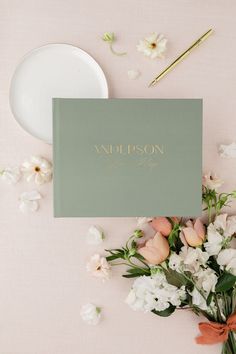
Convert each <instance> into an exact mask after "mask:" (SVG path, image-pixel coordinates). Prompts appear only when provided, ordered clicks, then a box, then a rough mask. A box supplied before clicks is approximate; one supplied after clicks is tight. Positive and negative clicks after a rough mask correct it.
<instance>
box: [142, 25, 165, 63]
mask: <svg viewBox="0 0 236 354" xmlns="http://www.w3.org/2000/svg"><path fill="white" fill-rule="evenodd" d="M166 44H167V39H166V38H165V37H164V36H163V34H160V35H158V34H157V33H155V32H154V33H152V34H151V35H150V36H148V37H146V38H144V39H141V40H140V41H139V44H138V45H137V50H138V51H139V52H141V53H143V54H144V55H145V56H147V57H149V58H151V59H156V58H163V57H164V53H165V51H166Z"/></svg>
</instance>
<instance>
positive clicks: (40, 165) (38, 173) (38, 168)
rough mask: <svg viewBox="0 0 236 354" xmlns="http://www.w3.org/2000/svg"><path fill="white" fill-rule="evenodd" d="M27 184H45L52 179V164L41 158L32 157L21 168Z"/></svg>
mask: <svg viewBox="0 0 236 354" xmlns="http://www.w3.org/2000/svg"><path fill="white" fill-rule="evenodd" d="M21 171H22V172H23V173H24V175H25V177H26V180H27V182H29V181H31V180H34V182H35V183H36V184H43V183H46V182H49V181H51V179H52V164H51V162H49V161H48V160H46V159H45V158H43V157H40V156H32V157H31V158H30V160H29V161H25V162H24V163H23V164H22V166H21Z"/></svg>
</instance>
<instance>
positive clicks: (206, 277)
mask: <svg viewBox="0 0 236 354" xmlns="http://www.w3.org/2000/svg"><path fill="white" fill-rule="evenodd" d="M194 278H195V280H196V284H197V286H198V288H199V289H203V290H204V292H205V293H206V295H207V296H208V295H209V293H210V292H215V286H216V283H217V281H218V278H217V275H216V273H215V272H214V270H213V269H211V268H207V269H200V270H199V271H198V272H197V273H195V274H194Z"/></svg>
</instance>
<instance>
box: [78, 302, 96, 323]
mask: <svg viewBox="0 0 236 354" xmlns="http://www.w3.org/2000/svg"><path fill="white" fill-rule="evenodd" d="M80 315H81V317H82V319H83V321H85V322H86V323H87V324H89V325H93V326H95V325H97V324H98V323H99V322H100V319H101V308H100V307H97V306H96V305H94V304H91V303H89V304H86V305H83V306H82V307H81V311H80Z"/></svg>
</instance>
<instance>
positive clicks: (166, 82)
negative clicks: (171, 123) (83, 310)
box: [0, 0, 236, 354]
mask: <svg viewBox="0 0 236 354" xmlns="http://www.w3.org/2000/svg"><path fill="white" fill-rule="evenodd" d="M235 13H236V2H235V1H234V0H224V1H222V0H217V1H215V0H198V1H194V0H173V1H170V0H117V1H115V0H41V1H40V0H21V1H19V0H0V43H1V55H0V78H1V81H0V99H1V104H0V131H1V133H0V167H4V166H6V165H7V166H8V165H16V164H20V163H21V162H22V160H24V159H25V158H27V157H28V156H29V155H31V154H40V155H43V156H46V157H48V158H51V157H52V149H51V146H49V145H46V144H44V143H43V142H40V141H38V140H37V139H35V138H33V137H31V136H30V135H28V134H27V133H26V132H24V131H23V130H22V129H21V128H20V127H19V125H18V124H17V123H16V122H15V121H14V118H13V116H12V114H11V112H10V108H9V103H8V90H9V83H10V79H11V76H12V74H13V72H14V69H15V67H16V65H17V63H18V62H19V60H20V58H21V57H22V56H23V55H24V54H25V53H27V52H28V51H30V50H31V49H33V48H35V47H38V46H42V45H44V44H48V43H71V44H73V45H75V46H79V47H81V48H83V49H84V50H86V51H88V53H90V54H91V55H92V56H94V58H95V59H96V60H97V61H98V62H99V63H100V65H101V66H102V68H103V69H104V72H105V74H106V76H107V79H108V83H109V88H110V97H113V98H116V97H119V98H120V97H136V98H142V97H147V98H203V99H204V146H203V157H204V166H203V168H204V170H205V171H208V170H212V171H215V172H216V173H218V174H219V175H220V176H221V177H222V178H223V179H225V180H226V181H227V182H226V183H225V189H226V190H230V189H231V188H235V185H236V180H235V172H236V159H234V160H227V159H222V158H220V157H219V156H218V154H217V146H218V144H220V143H230V142H231V141H233V140H236V115H235V111H236V99H235V97H236V64H235V57H236V32H235ZM211 27H212V28H214V30H215V33H214V35H213V36H211V37H210V38H209V39H208V40H207V41H206V42H205V43H204V44H202V45H201V46H200V47H199V48H198V49H196V50H195V51H194V52H193V53H192V54H191V55H190V56H189V57H188V58H187V59H186V60H185V61H184V62H182V63H181V64H180V65H179V66H178V67H176V69H175V70H174V71H173V72H171V73H170V74H169V75H168V76H166V78H164V79H163V80H162V81H161V82H160V83H159V84H158V85H157V86H156V87H155V88H152V89H148V88H147V84H148V82H149V81H150V80H151V79H152V78H153V77H154V76H155V74H157V73H159V72H160V70H162V69H163V68H164V67H165V66H166V65H167V64H169V63H170V61H171V60H173V59H174V58H175V57H176V55H177V54H178V53H180V52H181V51H182V50H184V49H185V48H186V47H187V46H188V45H189V44H190V43H191V42H192V41H193V40H195V39H196V38H197V37H198V36H200V35H201V34H202V33H204V32H205V31H206V30H208V29H209V28H211ZM105 31H114V32H115V33H116V35H117V37H118V40H117V43H116V44H115V46H116V49H117V50H127V52H128V55H127V56H124V57H116V56H114V55H112V54H111V53H110V52H109V50H108V47H107V46H106V44H105V43H103V42H102V40H101V38H100V37H101V35H102V33H103V32H105ZM153 31H157V32H162V33H164V34H165V36H167V38H168V39H169V44H168V52H167V56H166V59H164V60H156V61H151V60H149V59H147V58H145V57H144V56H142V54H140V53H138V52H137V51H136V47H135V45H136V43H137V41H138V40H139V39H140V38H142V37H143V36H145V35H146V34H149V33H150V32H153ZM136 68H137V69H139V70H140V71H141V73H142V76H141V77H140V79H138V80H136V81H129V80H128V78H127V70H129V69H136ZM31 189H33V185H29V184H26V183H23V182H21V183H19V184H17V185H16V186H8V185H5V184H3V183H1V184H0V193H1V198H0V199H1V200H0V203H1V210H0V215H1V224H0V225H1V230H0V354H78V353H79V354H144V353H149V354H157V353H162V354H168V353H188V354H200V353H202V354H213V353H220V347H219V346H210V347H208V346H205V347H201V346H197V345H196V344H195V342H194V337H195V336H196V335H197V334H198V328H197V323H198V321H199V319H198V318H197V317H196V316H194V315H193V314H192V313H189V312H184V311H179V312H176V314H174V315H173V316H172V317H170V318H159V317H156V316H154V315H151V314H146V315H144V314H142V313H138V312H133V311H132V310H130V309H129V307H128V306H127V305H126V304H125V303H124V298H125V297H126V295H127V293H128V291H129V287H130V284H131V283H130V282H129V281H127V280H124V279H122V278H120V277H119V275H118V274H114V277H113V279H112V280H111V281H109V282H107V283H105V284H101V283H100V282H99V281H96V280H94V279H92V278H90V277H89V276H88V274H87V273H86V272H85V262H86V260H87V259H88V257H89V256H90V255H92V254H93V253H94V252H95V251H99V249H96V248H94V247H91V246H87V245H86V242H85V239H84V236H85V235H86V232H87V229H88V227H89V226H90V225H91V224H99V225H100V226H102V227H103V228H104V230H105V233H106V235H107V239H106V241H105V242H104V247H113V246H119V245H120V244H121V243H122V242H123V241H124V240H125V239H126V237H127V236H128V235H129V233H130V232H132V230H133V229H134V227H135V226H136V222H135V219H134V218H118V219H115V218H106V219H105V218H103V219H54V218H53V216H52V184H47V185H44V186H42V187H40V189H39V190H40V191H41V193H42V195H43V196H44V198H43V200H42V201H41V202H40V204H41V207H40V210H39V212H38V213H35V214H31V215H23V214H21V213H20V212H19V210H18V196H19V194H20V193H21V192H22V191H27V190H31ZM81 202H82V201H81ZM158 202H159V201H158V200H157V203H158ZM233 210H234V211H236V208H235V207H234V208H233V209H232V210H231V212H233ZM90 301H92V302H94V303H96V304H97V305H100V306H102V308H103V320H102V322H101V324H100V325H99V326H97V327H89V326H87V325H86V324H84V323H83V322H82V320H81V318H80V315H79V312H80V306H81V305H82V304H84V303H87V302H90Z"/></svg>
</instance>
